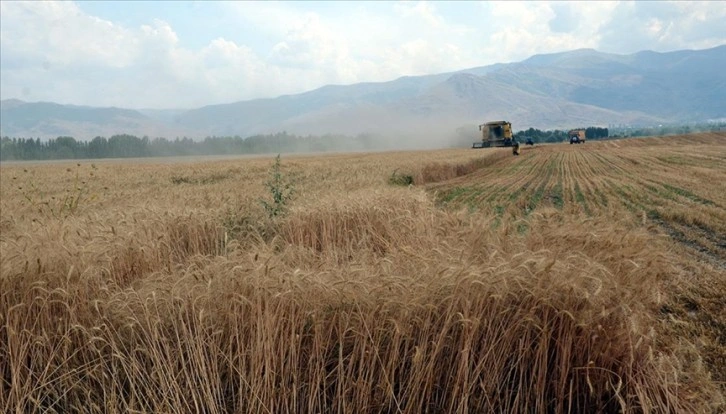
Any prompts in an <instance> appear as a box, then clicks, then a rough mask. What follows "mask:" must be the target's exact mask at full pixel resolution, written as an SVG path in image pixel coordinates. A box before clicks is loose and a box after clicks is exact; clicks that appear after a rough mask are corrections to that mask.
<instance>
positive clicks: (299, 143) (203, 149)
mask: <svg viewBox="0 0 726 414" xmlns="http://www.w3.org/2000/svg"><path fill="white" fill-rule="evenodd" d="M724 130H726V122H709V123H701V124H690V125H665V126H663V125H659V126H657V127H637V128H633V127H611V128H598V127H588V128H586V129H585V136H586V137H587V139H605V138H622V137H642V136H658V135H674V134H687V133H692V132H707V131H724ZM514 138H515V139H516V140H517V141H519V142H525V141H526V140H527V139H528V138H530V139H532V141H534V142H538V143H545V142H563V141H567V140H568V137H567V131H565V130H560V129H554V130H540V129H535V128H529V129H526V130H523V131H518V132H516V133H515V134H514ZM478 140H481V134H480V133H479V132H478V131H477V127H476V126H471V125H466V126H462V127H459V128H457V129H456V131H455V136H454V139H453V141H446V140H444V141H446V142H445V143H444V144H443V145H446V146H455V147H466V146H470V145H471V143H472V142H474V141H478ZM403 145H404V142H398V143H397V142H395V141H394V140H391V139H390V137H383V136H380V135H374V134H360V135H357V136H347V135H338V134H326V135H321V136H313V135H308V136H299V135H294V134H288V133H287V132H279V133H276V134H266V135H254V136H251V137H247V138H242V137H240V136H233V137H217V136H212V137H207V138H205V139H204V140H201V141H195V140H193V139H191V138H186V137H185V138H176V139H173V140H170V139H166V138H154V139H150V138H149V137H141V138H139V137H136V136H134V135H128V134H121V135H114V136H112V137H110V138H105V137H95V138H94V139H92V140H90V141H81V140H76V139H74V138H73V137H68V136H62V137H57V138H54V139H50V140H47V141H41V140H40V138H10V137H7V136H5V137H2V138H0V160H2V161H9V160H60V159H88V158H135V157H166V156H189V155H227V154H229V155H243V154H278V153H304V152H308V153H309V152H327V151H368V150H381V149H396V148H399V147H402V146H403Z"/></svg>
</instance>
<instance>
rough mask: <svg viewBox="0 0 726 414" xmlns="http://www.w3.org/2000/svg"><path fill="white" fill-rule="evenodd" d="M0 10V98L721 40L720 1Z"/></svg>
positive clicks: (270, 87)
mask: <svg viewBox="0 0 726 414" xmlns="http://www.w3.org/2000/svg"><path fill="white" fill-rule="evenodd" d="M0 20H1V21H0V98H2V99H9V98H18V99H22V100H25V101H54V102H59V103H69V104H76V105H93V106H119V107H126V108H191V107H198V106H203V105H208V104H216V103H228V102H234V101H239V100H246V99H254V98H264V97H274V96H278V95H281V94H292V93H299V92H303V91H307V90H310V89H314V88H317V87H319V86H322V85H325V84H351V83H356V82H376V81H386V80H392V79H395V78H398V77H400V76H404V75H422V74H430V73H439V72H446V71H453V70H459V69H465V68H470V67H476V66H483V65H488V64H492V63H497V62H514V61H519V60H522V59H526V58H527V57H529V56H531V55H534V54H540V53H551V52H561V51H566V50H572V49H578V48H594V49H597V50H599V51H602V52H609V53H619V54H629V53H635V52H637V51H640V50H655V51H659V52H666V51H672V50H679V49H705V48H710V47H714V46H718V45H722V44H725V43H726V24H724V23H723V22H724V21H726V7H724V3H723V2H721V1H710V2H685V1H676V2H651V1H643V2H604V1H588V2H523V3H519V2H450V1H449V2H415V1H404V2H342V1H340V2H338V1H325V2H297V1H296V2H251V1H250V2H241V1H236V2H207V1H204V2H171V1H163V2H151V1H136V2H111V1H104V2H88V1H84V2H67V1H64V2H37V1H33V2H21V1H2V2H0Z"/></svg>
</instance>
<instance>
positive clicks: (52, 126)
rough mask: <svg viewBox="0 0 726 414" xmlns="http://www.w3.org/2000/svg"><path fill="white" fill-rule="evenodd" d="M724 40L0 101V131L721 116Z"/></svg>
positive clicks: (244, 129)
mask: <svg viewBox="0 0 726 414" xmlns="http://www.w3.org/2000/svg"><path fill="white" fill-rule="evenodd" d="M724 68H726V45H722V46H718V47H715V48H711V49H704V50H682V51H675V52H666V53H657V52H652V51H643V52H639V53H635V54H630V55H617V54H608V53H602V52H598V51H595V50H592V49H579V50H574V51H569V52H563V53H554V54H543V55H535V56H532V57H530V58H528V59H526V60H523V61H521V62H515V63H506V64H502V63H498V64H494V65H489V66H483V67H477V68H471V69H465V70H460V71H456V72H449V73H440V74H432V75H424V76H404V77H401V78H398V79H396V80H392V81H388V82H367V83H357V84H353V85H327V86H323V87H321V88H318V89H315V90H312V91H309V92H305V93H300V94H296V95H284V96H280V97H277V98H270V99H254V100H248V101H240V102H234V103H228V104H218V105H209V106H204V107H201V108H195V109H189V110H171V109H170V110H151V109H147V110H144V109H139V110H136V109H123V108H97V107H90V106H75V105H61V104H57V103H52V102H23V101H20V100H17V99H8V100H3V101H1V102H0V135H2V136H11V137H40V138H50V137H57V136H62V135H67V136H73V137H75V138H76V139H81V140H85V139H90V138H93V137H95V136H99V135H100V136H106V137H108V136H110V135H114V134H121V133H128V134H133V135H137V136H144V135H146V136H150V137H156V136H164V137H168V138H173V137H181V136H187V137H193V138H202V137H205V136H235V135H238V136H242V137H244V136H250V135H254V134H262V133H274V132H279V131H283V130H284V131H287V132H289V133H295V134H304V135H307V134H326V133H335V134H347V135H357V134H361V133H373V134H384V135H385V134H391V136H393V135H400V134H403V135H408V136H421V137H423V136H426V137H427V139H429V140H436V139H437V138H436V137H437V136H438V135H441V134H450V133H451V132H452V131H453V130H454V129H456V128H457V127H460V126H462V125H467V126H469V125H471V126H472V127H474V128H475V125H477V124H479V123H483V122H486V121H490V120H500V119H503V120H508V121H510V122H512V124H513V127H514V129H515V130H521V129H526V128H529V127H534V128H539V129H549V128H561V129H567V128H572V127H580V126H608V125H613V124H617V125H653V124H661V123H675V122H694V121H706V120H711V119H724V118H726V99H724V96H726V70H724Z"/></svg>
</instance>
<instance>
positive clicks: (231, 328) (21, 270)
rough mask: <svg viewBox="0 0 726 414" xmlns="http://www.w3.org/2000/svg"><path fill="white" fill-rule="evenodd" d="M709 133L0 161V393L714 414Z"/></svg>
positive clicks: (279, 408) (717, 398) (720, 191)
mask: <svg viewBox="0 0 726 414" xmlns="http://www.w3.org/2000/svg"><path fill="white" fill-rule="evenodd" d="M724 138H725V137H724V136H723V135H711V136H710V135H707V134H704V135H698V136H688V137H675V138H666V139H642V140H628V141H618V142H607V143H589V142H588V144H586V145H585V146H577V148H573V147H572V146H568V145H551V146H538V147H536V148H527V149H525V151H524V152H523V154H522V156H520V157H511V155H509V154H510V153H509V151H507V150H506V149H502V150H497V149H494V150H481V151H473V150H460V151H428V152H417V153H381V154H355V155H345V154H343V155H335V156H325V157H294V158H293V157H290V158H286V157H283V160H282V163H283V166H284V168H285V172H286V173H289V174H293V175H294V176H295V177H296V189H297V192H298V198H297V199H296V200H294V202H293V204H292V208H291V211H290V212H289V214H288V215H287V216H285V217H283V218H281V219H279V220H274V221H270V220H268V219H266V218H264V217H263V212H262V211H261V208H260V206H259V204H258V203H257V199H258V198H259V197H262V196H263V195H264V188H263V183H264V181H265V178H266V174H267V170H268V168H269V166H270V165H271V163H272V161H271V160H270V159H245V160H237V161H234V160H231V161H230V160H226V161H218V162H211V161H210V162H206V163H176V164H154V163H144V164H128V163H99V164H97V165H96V168H93V167H91V166H90V165H89V164H86V163H83V164H82V165H80V166H78V165H75V164H68V165H65V164H54V165H45V164H38V165H31V164H22V165H8V166H3V167H2V168H1V169H0V177H1V178H2V180H1V181H0V191H1V193H0V194H1V195H2V197H1V198H0V208H2V214H1V216H0V232H1V235H0V253H1V256H0V269H1V273H0V409H2V410H3V411H6V412H209V413H215V412H274V413H277V412H405V413H418V412H432V413H435V412H573V411H574V412H617V411H622V412H687V413H691V412H718V411H719V410H722V409H723V408H724V396H723V394H724V387H723V384H724V381H726V378H724V377H723V372H724V371H726V361H725V360H724V355H726V338H724V336H723V335H724V325H723V324H724V321H725V320H726V315H724V308H725V307H724V306H723V305H724V291H725V290H726V280H725V279H726V278H725V277H724V274H723V273H724V272H723V268H722V267H720V266H721V265H723V263H724V256H723V249H724V246H723V245H722V244H721V243H722V242H723V239H719V237H720V238H722V237H723V234H724V232H723V231H722V230H723V229H724V228H725V227H724V226H725V225H726V216H725V215H724V208H723V206H724V205H726V191H724V190H726V188H724V184H723V183H724V180H723V179H724V178H726V177H724V175H725V172H726V161H725V160H726V145H724ZM693 144H695V145H693ZM67 168H69V169H70V171H66V169H67ZM396 169H399V170H400V171H404V172H406V173H407V174H410V175H411V176H413V177H414V182H415V185H414V186H411V187H392V186H388V185H387V184H386V182H387V179H388V177H389V176H390V175H391V173H392V172H393V171H394V170H396ZM91 172H93V173H94V174H93V175H92V176H91V175H90V173H91ZM76 174H78V176H80V177H88V180H87V181H86V183H83V184H81V186H82V189H83V190H85V192H82V193H83V196H82V197H81V199H80V202H79V203H78V208H77V209H76V210H74V211H72V212H64V213H63V214H58V213H57V212H58V211H59V209H58V208H57V204H54V203H57V201H56V200H62V199H63V195H64V194H65V193H66V192H65V190H66V189H68V188H69V186H73V185H77V184H78V183H76V182H75V181H74V177H75V176H76ZM13 177H14V178H13ZM426 183H428V184H426ZM18 187H23V188H24V189H25V190H22V189H19V188H18ZM651 187H652V188H651ZM28 188H34V190H33V191H34V192H33V193H29V192H28V190H27V189H28ZM73 191H74V190H73V189H71V190H70V191H69V192H70V193H72V194H75V193H73ZM25 196H28V197H25ZM54 197H55V198H54ZM51 207H56V208H55V209H53V211H51ZM460 207H462V208H460ZM61 210H62V209H61ZM676 230H677V231H679V233H676Z"/></svg>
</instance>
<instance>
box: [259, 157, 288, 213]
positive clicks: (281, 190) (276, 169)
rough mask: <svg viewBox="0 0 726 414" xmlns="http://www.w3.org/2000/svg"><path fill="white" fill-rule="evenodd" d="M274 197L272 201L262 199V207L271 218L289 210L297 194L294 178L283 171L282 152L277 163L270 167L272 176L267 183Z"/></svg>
mask: <svg viewBox="0 0 726 414" xmlns="http://www.w3.org/2000/svg"><path fill="white" fill-rule="evenodd" d="M265 187H267V189H268V191H269V192H270V196H271V197H272V201H268V200H264V199H260V203H261V204H262V207H263V208H264V209H265V212H266V213H267V215H268V217H269V218H271V219H272V218H275V217H277V216H281V215H284V214H285V213H286V212H287V209H288V204H289V202H290V201H291V200H292V197H293V195H294V194H295V187H294V184H293V181H292V178H291V177H289V176H286V175H285V174H283V172H282V165H281V163H280V154H277V157H276V158H275V163H274V164H273V165H272V168H270V178H269V179H268V180H267V182H266V183H265Z"/></svg>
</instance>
